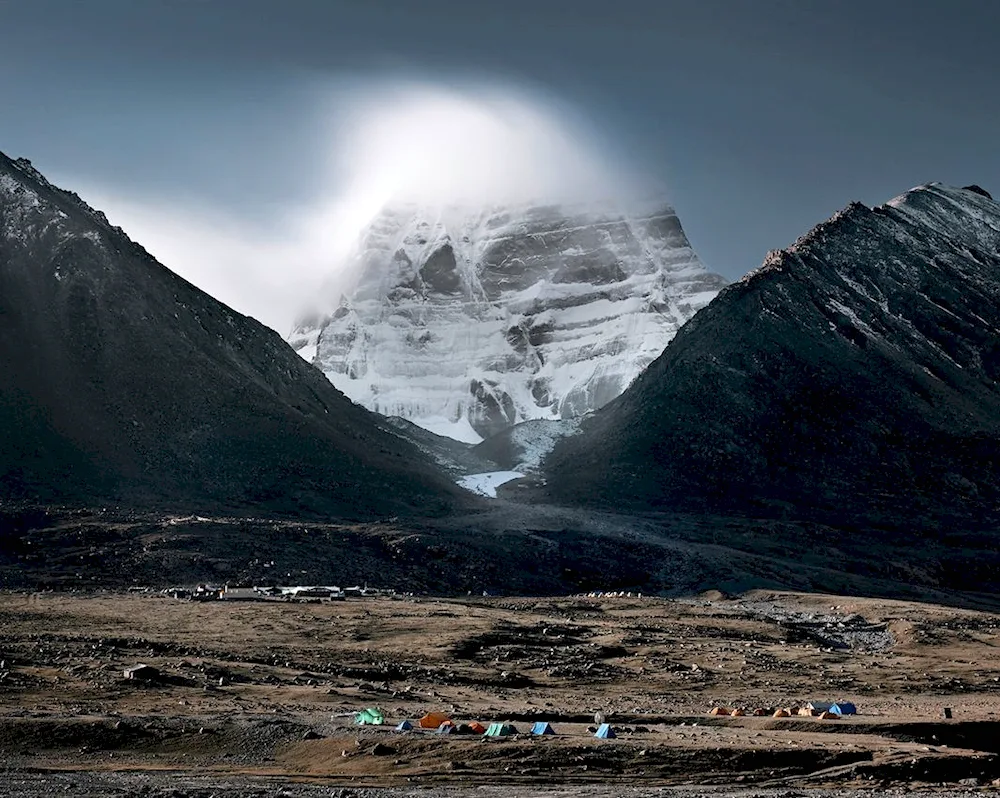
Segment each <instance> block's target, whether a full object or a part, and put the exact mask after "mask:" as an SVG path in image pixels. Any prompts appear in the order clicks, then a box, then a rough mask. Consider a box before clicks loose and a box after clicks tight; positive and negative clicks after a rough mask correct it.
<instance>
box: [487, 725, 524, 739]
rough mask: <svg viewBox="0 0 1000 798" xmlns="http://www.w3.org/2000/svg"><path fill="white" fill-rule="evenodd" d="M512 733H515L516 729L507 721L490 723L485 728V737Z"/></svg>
mask: <svg viewBox="0 0 1000 798" xmlns="http://www.w3.org/2000/svg"><path fill="white" fill-rule="evenodd" d="M512 734H517V729H515V728H514V727H513V726H512V725H511V724H509V723H491V724H490V726H489V728H488V729H487V730H486V736H487V737H510V736H511V735H512Z"/></svg>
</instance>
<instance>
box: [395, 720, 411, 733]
mask: <svg viewBox="0 0 1000 798" xmlns="http://www.w3.org/2000/svg"><path fill="white" fill-rule="evenodd" d="M412 729H413V724H412V723H410V721H408V720H404V721H402V722H400V724H399V725H398V726H397V727H396V731H410V730H412Z"/></svg>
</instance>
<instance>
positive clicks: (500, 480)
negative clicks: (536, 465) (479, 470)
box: [458, 471, 524, 499]
mask: <svg viewBox="0 0 1000 798" xmlns="http://www.w3.org/2000/svg"><path fill="white" fill-rule="evenodd" d="M523 476H524V474H522V473H521V472H520V471H487V472H485V473H483V474H469V475H468V476H465V477H462V478H461V479H460V480H458V484H459V486H461V487H463V488H465V489H466V490H471V491H472V492H473V493H478V494H479V495H480V496H487V497H489V498H491V499H495V498H496V497H497V488H499V487H500V486H501V485H503V484H505V483H507V482H510V481H512V480H515V479H520V478H521V477H523Z"/></svg>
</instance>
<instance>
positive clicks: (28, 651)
mask: <svg viewBox="0 0 1000 798" xmlns="http://www.w3.org/2000/svg"><path fill="white" fill-rule="evenodd" d="M0 630H2V637H0V660H2V663H0V770H2V773H0V778H3V779H4V780H5V781H4V783H5V786H6V790H5V794H21V795H43V794H45V795H51V794H52V791H53V790H57V791H72V792H74V793H75V794H83V795H132V794H147V795H160V794H162V795H174V796H180V795H198V796H202V795H204V796H208V795H213V794H214V795H218V796H224V795H225V796H228V795H233V796H235V795H279V794H287V795H292V796H297V795H302V796H307V795H308V796H311V795H321V794H322V795H329V794H331V791H332V794H339V795H344V796H346V795H348V794H352V795H357V796H359V797H360V796H363V795H366V794H374V793H369V792H368V791H369V790H375V789H378V790H380V791H381V790H390V791H391V792H392V794H395V795H400V796H403V795H410V794H418V793H421V794H422V792H423V791H424V790H425V789H426V788H429V787H446V786H447V785H470V784H471V785H477V786H492V787H498V785H499V787H500V788H503V787H504V785H506V788H507V789H508V790H509V789H512V788H516V790H517V792H518V793H519V794H543V793H545V794H551V795H553V796H554V795H558V794H560V790H562V789H564V788H563V787H560V785H566V786H567V787H570V786H571V787H572V791H573V792H574V794H579V792H580V789H584V790H585V791H594V794H597V792H596V791H597V790H598V789H600V791H601V794H608V793H607V792H606V791H609V790H610V791H615V792H618V793H620V794H630V795H636V796H637V797H638V796H639V795H647V794H650V795H651V794H655V793H657V791H658V790H659V789H660V788H670V789H671V790H675V789H676V790H679V791H680V793H681V794H683V795H688V794H691V795H694V794H698V791H696V790H693V789H692V788H691V787H690V785H716V786H718V787H719V788H722V787H725V788H727V790H729V791H730V792H731V793H732V794H733V795H734V796H737V795H741V796H742V795H747V796H749V795H751V794H753V795H756V794H765V793H766V794H769V795H779V794H780V795H792V794H794V795H798V794H799V793H798V792H790V790H801V789H806V788H808V789H810V790H812V789H835V788H840V787H843V786H852V787H855V788H859V789H879V790H885V789H890V790H891V789H894V788H896V787H901V786H906V787H907V788H910V787H914V786H922V787H928V788H935V789H948V790H967V789H971V788H972V787H973V786H976V785H989V784H990V783H991V782H992V781H993V780H994V779H996V778H997V777H1000V760H998V757H997V754H998V752H1000V743H998V740H1000V735H998V732H1000V662H998V660H997V658H996V653H995V652H996V647H997V645H998V643H1000V615H997V614H994V613H992V612H983V611H975V610H967V609H953V608H949V607H943V606H934V605H928V604H915V603H909V602H903V601H891V600H875V599H851V598H844V597H835V596H823V595H804V594H797V593H786V592H768V591H752V592H750V593H746V594H743V595H739V596H733V597H727V596H725V595H723V594H720V593H705V594H701V595H699V596H695V597H689V598H677V599H662V598H647V597H642V598H639V597H632V598H629V597H620V598H589V597H567V598H545V599H525V598H520V599H513V598H465V599H452V600H449V599H423V598H365V599H348V600H347V601H341V602H332V603H293V602H285V601H275V602H225V601H215V602H189V601H178V600H174V599H170V598H166V597H163V596H160V595H157V594H134V593H133V594H129V593H112V592H88V593H65V592H60V593H17V592H8V593H4V594H0ZM139 663H143V664H146V665H149V666H152V667H153V668H155V669H156V672H155V674H154V675H153V676H151V677H149V678H145V679H126V678H125V675H124V672H125V669H127V668H129V667H131V666H134V665H136V664H139ZM823 699H825V700H836V699H846V700H850V701H853V702H855V703H856V704H857V705H858V708H859V711H860V713H861V714H860V715H859V716H857V717H854V718H844V719H839V720H821V719H819V718H815V717H789V718H774V717H771V716H770V715H767V716H760V717H753V716H748V717H723V716H711V715H709V714H708V712H709V710H710V709H712V708H713V707H726V708H730V709H731V708H745V709H747V710H748V711H752V710H754V709H765V708H766V709H769V710H773V709H774V708H781V707H788V706H795V705H802V704H804V703H806V702H808V701H810V700H823ZM369 706H378V707H380V708H381V709H382V710H384V712H385V715H386V723H387V724H391V725H386V726H384V727H359V726H357V725H355V724H354V719H353V716H354V713H355V712H357V711H358V710H361V709H363V708H365V707H369ZM945 707H948V708H950V709H951V710H952V714H953V719H951V720H944V719H942V712H943V710H944V708H945ZM429 711H440V712H443V713H445V714H447V715H448V716H449V717H451V718H453V719H454V720H455V722H456V723H460V722H470V721H473V720H477V721H481V722H483V723H488V722H490V721H508V722H510V723H512V724H513V725H514V726H515V727H517V729H518V730H519V732H521V733H520V734H518V735H516V736H513V737H509V738H505V739H485V738H483V737H481V736H478V735H461V734H448V735H444V734H437V733H434V732H431V731H421V730H416V731H411V732H396V731H394V730H392V729H393V726H394V725H395V724H396V723H398V722H399V721H401V720H404V719H409V720H411V721H416V720H417V719H418V718H419V717H421V716H422V715H424V713H426V712H429ZM598 711H600V712H603V713H605V714H606V716H607V719H608V721H609V722H610V723H611V724H612V726H613V727H615V728H617V730H618V737H617V739H614V740H599V739H595V738H594V736H593V734H592V732H591V731H590V727H592V725H593V722H594V713H595V712H598ZM535 720H547V721H549V722H550V723H551V724H552V725H553V727H554V728H555V730H556V732H557V734H556V736H552V737H544V738H533V737H531V736H530V735H528V734H526V732H527V731H528V730H529V729H530V724H531V722H532V721H535ZM685 785H688V787H685ZM751 787H752V788H754V790H756V792H755V791H753V790H749V789H746V790H745V789H744V788H751ZM761 790H763V791H765V792H764V793H762V792H760V791H761ZM344 791H347V792H344ZM567 794H568V793H567ZM588 794H589V792H588Z"/></svg>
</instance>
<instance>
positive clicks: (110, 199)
mask: <svg viewBox="0 0 1000 798" xmlns="http://www.w3.org/2000/svg"><path fill="white" fill-rule="evenodd" d="M317 102H318V104H319V106H320V110H319V112H318V113H319V116H320V117H321V118H325V119H326V122H325V128H326V130H327V131H328V135H326V136H325V139H326V141H327V142H328V145H329V146H328V149H327V150H326V151H317V152H316V153H315V157H314V159H313V163H314V170H313V174H310V175H303V179H302V186H303V193H302V196H301V197H299V198H298V200H297V201H295V202H293V203H289V202H283V201H277V200H276V201H274V202H273V204H271V206H270V210H269V211H268V213H267V214H266V218H264V219H263V220H262V219H260V218H250V217H248V216H245V215H243V214H241V213H240V211H239V210H237V209H235V208H228V207H222V206H220V205H219V204H218V203H217V202H213V201H209V200H208V199H207V198H204V197H201V196H199V194H198V192H197V188H196V187H195V186H194V185H192V188H191V191H190V192H189V193H181V192H175V193H172V194H165V193H162V192H161V193H158V194H157V195H155V196H154V195H146V194H138V193H136V192H135V191H134V190H133V189H129V188H124V187H121V186H117V185H114V184H111V183H107V184H103V183H95V182H93V181H87V180H79V179H77V178H75V177H74V176H70V175H57V177H58V178H59V180H60V181H61V182H63V183H65V184H71V185H74V186H77V187H78V190H79V193H80V194H81V196H83V197H84V199H86V200H87V201H88V202H90V203H91V204H93V205H94V206H95V207H100V208H103V209H104V210H105V211H106V213H107V214H108V217H109V219H110V220H111V222H112V223H113V224H116V225H119V226H121V227H122V228H124V229H125V230H127V231H129V234H130V235H131V236H132V237H134V238H135V239H136V240H138V241H142V242H143V244H144V246H145V247H146V248H147V249H148V250H149V251H150V252H151V253H152V254H153V255H154V256H155V257H157V258H158V259H159V260H160V261H161V262H163V263H164V264H165V265H166V266H168V267H169V268H170V269H171V270H173V271H175V272H176V273H177V274H179V275H181V276H182V277H184V278H185V279H187V280H189V281H190V282H192V283H194V284H195V285H196V286H198V287H199V288H202V289H203V290H205V291H207V292H208V293H209V294H211V295H212V296H215V297H218V298H219V299H221V300H222V301H223V302H225V303H227V304H229V305H230V306H231V307H233V308H234V309H236V310H238V311H240V312H241V313H244V314H246V315H249V316H251V317H253V318H256V319H258V320H259V321H261V322H263V323H264V324H266V325H267V326H269V327H271V328H272V329H274V330H276V331H278V332H280V333H281V334H283V335H284V334H287V333H288V332H289V331H290V330H291V329H292V326H293V323H294V321H295V320H296V319H297V318H298V317H299V316H301V315H302V314H303V313H304V312H308V311H309V310H311V309H313V308H312V305H313V304H314V302H315V299H316V297H317V295H318V294H321V295H322V296H323V297H327V296H330V295H332V294H337V293H338V291H339V290H340V289H341V286H340V284H339V276H340V271H339V270H340V267H341V265H342V264H343V263H344V262H345V260H346V259H347V258H348V256H349V255H350V254H351V252H352V251H353V250H354V249H355V247H356V245H357V243H358V239H359V236H360V235H361V233H362V231H363V229H364V227H365V225H366V224H367V223H368V222H370V221H371V219H372V218H373V217H375V215H376V214H378V213H379V212H380V211H381V210H382V209H383V208H384V207H385V206H386V205H387V204H390V203H398V202H407V203H418V204H420V205H421V206H423V207H424V208H431V209H433V208H444V207H445V206H451V207H455V206H459V207H464V208H469V207H473V208H478V207H483V206H485V207H489V206H493V205H496V204H498V203H499V204H511V203H541V204H544V203H553V202H566V201H573V202H580V201H609V200H611V201H618V200H623V199H635V198H644V197H649V196H652V195H661V196H662V193H663V190H662V188H661V187H657V186H656V185H655V181H650V180H649V179H647V178H640V177H638V174H639V170H637V169H635V168H634V167H633V166H631V165H630V164H629V163H628V159H627V158H626V157H625V156H624V155H623V154H621V153H618V152H616V151H615V149H614V148H613V147H612V146H611V145H610V144H609V140H608V138H606V137H602V136H601V135H599V134H598V133H597V132H596V129H595V128H594V127H593V125H591V124H589V123H588V122H587V121H586V120H585V119H584V118H583V117H582V116H581V115H580V114H579V113H577V112H576V111H574V109H572V108H571V107H569V106H568V105H566V104H565V103H561V102H560V101H558V100H556V99H555V98H553V97H549V96H544V95H542V94H533V93H531V92H528V91H526V90H523V89H520V88H515V87H513V86H511V85H505V84H502V83H499V82H493V83H489V84H476V85H473V84H468V85H464V86H457V87H449V86H445V85H443V84H434V83H430V82H422V81H417V80H412V79H408V80H399V79H396V78H384V79H381V80H377V81H371V80H357V81H355V82H353V83H343V82H342V83H340V84H338V85H337V86H335V87H333V88H332V89H331V90H329V91H328V92H327V93H326V94H325V95H321V98H320V99H319V100H317ZM314 110H315V109H314ZM289 122H290V123H293V122H294V120H289ZM321 138H322V137H321ZM260 157H261V158H274V159H281V158H282V157H283V154H282V153H281V152H280V151H275V152H262V153H261V154H260ZM316 173H318V174H319V177H318V178H317V174H316ZM316 185H321V186H323V188H322V189H321V190H319V191H318V192H317V191H316V190H315V189H314V188H313V187H314V186H316ZM261 201H262V202H263V203H265V204H267V203H268V202H270V201H269V200H268V198H267V197H264V198H261Z"/></svg>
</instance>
